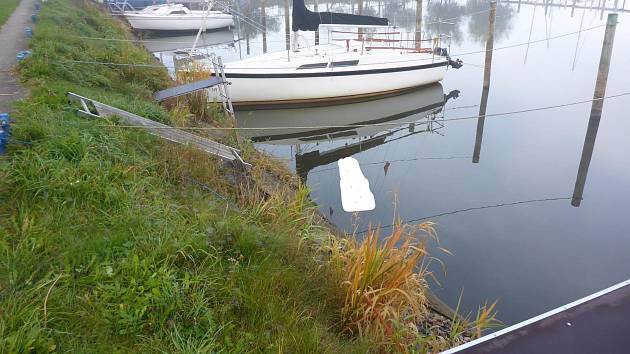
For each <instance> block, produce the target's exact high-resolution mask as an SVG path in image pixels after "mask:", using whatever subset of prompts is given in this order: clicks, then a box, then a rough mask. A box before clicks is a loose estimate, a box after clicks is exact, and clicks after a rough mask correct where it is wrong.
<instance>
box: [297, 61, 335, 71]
mask: <svg viewBox="0 0 630 354" xmlns="http://www.w3.org/2000/svg"><path fill="white" fill-rule="evenodd" d="M327 66H328V63H315V64H304V65H300V66H298V67H297V70H302V69H318V68H325V67H327Z"/></svg>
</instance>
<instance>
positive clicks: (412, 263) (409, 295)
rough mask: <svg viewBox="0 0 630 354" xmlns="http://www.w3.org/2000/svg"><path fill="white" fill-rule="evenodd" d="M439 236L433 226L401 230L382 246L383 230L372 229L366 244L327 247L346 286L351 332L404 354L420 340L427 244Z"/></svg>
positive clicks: (345, 321) (345, 316)
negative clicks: (380, 241) (419, 326)
mask: <svg viewBox="0 0 630 354" xmlns="http://www.w3.org/2000/svg"><path fill="white" fill-rule="evenodd" d="M434 235H435V230H434V229H433V224H432V223H430V222H426V223H423V224H420V225H402V224H397V225H395V227H394V228H393V229H392V232H391V234H390V235H389V236H387V237H385V238H384V239H383V242H382V243H380V244H379V240H380V239H381V229H380V227H379V228H376V229H373V228H372V227H370V228H369V230H368V232H367V234H366V235H365V237H364V238H363V239H362V240H358V239H357V238H356V237H352V238H349V239H346V240H335V241H332V242H330V243H329V244H328V245H326V246H325V250H326V251H327V252H329V253H330V261H329V262H330V263H331V264H332V265H333V267H334V269H336V276H337V277H339V279H340V283H341V284H342V285H343V293H344V300H343V307H342V309H341V319H342V325H343V329H344V330H345V331H347V332H349V333H351V334H353V335H356V336H358V337H359V338H370V339H372V340H376V341H377V342H379V343H381V344H382V345H385V346H387V347H390V348H396V349H398V350H400V351H404V350H405V349H404V348H406V347H407V346H408V345H409V344H410V343H411V342H413V341H415V340H416V339H417V335H418V329H417V327H416V325H417V324H418V323H420V322H421V321H422V319H423V318H424V316H425V315H426V314H427V311H428V308H427V299H426V297H425V291H426V290H427V288H428V285H427V282H426V280H425V278H426V277H427V276H428V275H429V274H430V273H429V271H428V269H427V266H428V263H429V260H430V257H429V255H428V252H427V242H428V241H429V240H430V239H433V238H434V237H435V236H434Z"/></svg>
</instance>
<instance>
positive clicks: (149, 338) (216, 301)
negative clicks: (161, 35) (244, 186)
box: [0, 0, 369, 353]
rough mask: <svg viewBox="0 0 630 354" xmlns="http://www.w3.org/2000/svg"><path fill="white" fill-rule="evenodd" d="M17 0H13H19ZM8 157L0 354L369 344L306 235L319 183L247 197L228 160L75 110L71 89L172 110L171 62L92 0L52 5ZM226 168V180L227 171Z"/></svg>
mask: <svg viewBox="0 0 630 354" xmlns="http://www.w3.org/2000/svg"><path fill="white" fill-rule="evenodd" d="M4 3H5V2H3V4H4ZM35 33H36V34H35V37H34V38H33V40H32V42H31V50H32V51H33V56H32V57H31V58H29V59H28V60H26V61H25V62H23V63H22V64H21V72H22V77H23V79H24V80H26V82H27V85H28V86H30V88H31V97H30V98H28V99H26V100H24V101H23V102H20V103H19V104H18V106H17V113H16V114H15V116H14V117H13V118H14V137H15V139H17V140H20V141H26V142H28V144H27V145H12V146H11V147H10V151H9V154H8V155H6V156H3V157H1V158H0V201H2V202H1V203H0V352H6V353H15V352H17V353H26V352H38V353H39V352H72V353H81V352H90V353H94V352H106V353H111V352H119V353H122V352H125V353H127V352H149V353H151V352H156V353H171V352H181V353H193V352H195V353H198V352H230V353H236V352H239V353H247V352H293V353H296V352H311V353H313V352H344V353H346V352H361V353H365V352H368V349H367V348H368V344H369V343H363V342H357V341H356V340H350V339H348V338H346V337H344V336H341V335H340V334H339V331H338V330H336V329H335V323H337V322H338V320H339V318H338V308H339V303H340V301H342V300H341V299H340V295H339V293H338V292H337V290H336V289H337V288H336V287H335V286H334V285H330V284H329V282H330V281H329V277H327V275H326V273H325V272H324V271H321V270H320V269H319V268H318V266H317V263H316V262H315V260H314V258H313V257H312V254H311V253H309V251H308V250H307V249H306V247H304V246H303V243H302V240H303V239H304V238H307V237H310V236H309V235H311V234H312V233H313V232H315V231H314V229H313V228H312V227H311V226H310V223H308V220H307V219H308V218H306V219H305V218H304V217H303V215H308V208H309V205H308V202H306V200H307V198H306V193H305V192H301V193H300V195H301V197H300V198H297V199H296V200H294V201H292V202H290V203H288V204H287V203H284V201H283V200H280V199H274V200H271V201H267V202H266V203H265V204H256V203H251V205H250V206H249V207H247V206H246V205H245V206H244V204H242V203H241V204H240V205H241V207H234V206H232V207H228V206H227V204H226V202H225V201H224V200H223V199H221V198H217V197H214V196H213V195H212V194H209V193H208V192H206V191H204V190H203V189H200V188H198V187H197V186H194V185H190V184H187V183H184V182H182V177H183V176H189V175H193V176H195V177H196V178H198V179H201V180H203V181H205V182H207V183H212V188H214V189H215V190H217V191H219V192H221V193H222V194H224V195H226V196H227V198H228V199H230V200H231V203H230V204H231V205H234V204H237V202H238V200H237V198H236V196H237V193H236V191H235V190H234V189H233V188H231V187H230V186H229V185H227V184H225V185H224V184H221V183H218V182H217V181H220V180H221V178H220V177H219V176H220V173H221V168H222V167H221V164H220V162H218V161H215V160H213V159H211V158H209V157H205V156H203V155H199V154H195V153H194V152H191V151H187V150H185V149H183V148H177V147H174V146H171V145H167V144H165V143H163V142H161V141H159V140H157V139H155V138H153V137H151V136H149V135H147V134H145V133H142V132H139V131H134V130H126V129H121V128H112V127H103V124H104V122H102V121H92V120H85V119H81V118H78V117H77V116H75V115H74V114H72V113H70V112H67V111H66V110H64V109H65V108H66V106H67V103H66V101H65V98H64V94H65V92H67V91H74V92H76V93H79V94H82V95H86V96H89V97H93V98H95V99H98V100H101V101H103V102H105V103H109V104H112V105H115V106H118V107H121V108H124V109H127V110H130V111H133V112H135V113H138V114H141V115H143V116H145V117H150V118H153V119H156V120H161V121H165V122H168V114H167V112H166V111H165V110H164V109H163V108H161V107H160V106H158V105H156V104H154V103H153V102H152V100H151V99H150V97H151V96H150V93H151V92H152V91H154V90H156V89H159V88H163V87H165V86H166V85H167V84H168V82H169V79H168V77H167V74H166V72H165V71H164V70H162V69H155V68H138V67H116V66H103V65H85V64H71V63H69V61H71V60H92V61H103V62H121V63H130V62H132V63H153V62H154V59H153V58H152V57H151V56H150V55H149V54H148V53H146V52H145V51H143V50H141V49H139V48H137V47H135V46H134V45H132V44H130V43H126V42H116V41H85V40H81V39H80V38H78V37H79V36H90V37H107V38H129V34H128V33H127V32H126V30H125V29H124V28H123V27H122V26H120V25H118V24H117V23H116V22H115V21H113V20H111V19H110V18H108V17H107V16H105V15H103V14H101V12H100V11H99V10H98V9H97V8H96V7H94V5H92V3H89V2H87V1H86V2H83V1H81V0H50V1H48V2H47V3H45V4H44V6H43V9H42V12H41V15H40V21H39V23H38V27H37V30H36V31H35ZM213 181H214V182H213Z"/></svg>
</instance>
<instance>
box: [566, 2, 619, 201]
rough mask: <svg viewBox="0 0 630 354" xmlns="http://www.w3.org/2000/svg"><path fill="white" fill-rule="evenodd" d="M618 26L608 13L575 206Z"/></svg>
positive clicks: (596, 126) (592, 143) (588, 160)
mask: <svg viewBox="0 0 630 354" xmlns="http://www.w3.org/2000/svg"><path fill="white" fill-rule="evenodd" d="M616 28H617V14H608V21H607V23H606V33H604V43H603V44H602V53H601V56H600V57H599V69H598V70H597V82H596V83H595V92H594V93H593V104H592V105H591V115H590V117H589V119H588V128H587V129H586V137H585V138H584V146H583V147H582V157H581V158H580V167H579V168H578V173H577V178H576V180H575V188H574V189H573V198H572V199H571V205H573V206H574V207H579V206H580V203H581V202H582V195H583V193H584V185H585V184H586V175H587V174H588V167H589V166H590V164H591V158H592V157H593V149H594V148H595V138H597V130H598V129H599V121H600V119H601V117H602V109H603V107H604V99H603V98H604V97H605V96H606V83H607V82H608V71H609V68H610V58H611V56H612V50H613V43H614V41H615V29H616Z"/></svg>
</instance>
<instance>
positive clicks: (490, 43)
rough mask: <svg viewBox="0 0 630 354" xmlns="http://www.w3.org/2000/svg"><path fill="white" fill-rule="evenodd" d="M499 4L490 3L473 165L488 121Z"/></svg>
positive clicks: (479, 152) (478, 153) (476, 159)
mask: <svg viewBox="0 0 630 354" xmlns="http://www.w3.org/2000/svg"><path fill="white" fill-rule="evenodd" d="M496 11H497V3H496V2H492V3H490V17H489V21H488V40H487V41H486V62H485V65H484V69H483V90H482V91H481V102H480V103H479V118H478V119H477V133H476V136H475V148H474V150H473V159H472V162H473V163H479V155H480V154H481V142H482V140H483V126H484V124H485V121H486V107H487V105H488V95H489V94H490V73H491V72H492V52H493V47H494V19H495V17H496V13H497V12H496Z"/></svg>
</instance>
